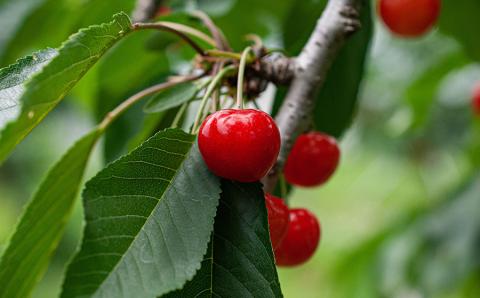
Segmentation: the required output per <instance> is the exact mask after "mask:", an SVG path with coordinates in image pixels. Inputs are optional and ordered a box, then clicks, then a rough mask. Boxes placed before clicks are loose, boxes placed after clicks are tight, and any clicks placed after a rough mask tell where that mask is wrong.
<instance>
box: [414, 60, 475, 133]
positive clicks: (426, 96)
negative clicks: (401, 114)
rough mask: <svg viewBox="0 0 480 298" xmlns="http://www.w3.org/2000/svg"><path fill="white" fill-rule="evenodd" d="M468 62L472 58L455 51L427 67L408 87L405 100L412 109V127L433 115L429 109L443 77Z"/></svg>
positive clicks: (419, 124)
mask: <svg viewBox="0 0 480 298" xmlns="http://www.w3.org/2000/svg"><path fill="white" fill-rule="evenodd" d="M468 63H470V60H469V59H468V58H467V57H465V55H464V54H463V53H460V52H454V53H452V54H449V55H447V56H445V57H444V58H443V59H442V60H441V61H439V62H437V63H436V64H435V65H433V66H432V67H431V68H429V69H427V71H425V72H424V73H423V74H422V75H421V76H420V77H419V78H418V79H417V80H415V81H414V82H413V83H412V84H411V85H410V86H409V87H408V89H407V91H406V96H405V100H406V101H407V103H408V105H409V107H410V109H411V111H412V116H413V117H412V118H413V119H412V124H411V128H413V129H415V128H419V127H421V126H422V125H423V124H424V123H425V122H426V120H427V119H428V118H429V117H430V116H431V114H430V113H429V111H430V108H431V106H432V104H433V103H434V100H435V96H436V93H437V91H438V87H439V86H440V83H441V82H442V80H443V78H444V77H445V76H446V75H447V74H449V73H450V72H451V71H453V70H455V69H458V68H460V67H462V66H465V65H467V64H468Z"/></svg>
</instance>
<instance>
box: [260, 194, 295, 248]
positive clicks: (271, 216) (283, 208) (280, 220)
mask: <svg viewBox="0 0 480 298" xmlns="http://www.w3.org/2000/svg"><path fill="white" fill-rule="evenodd" d="M265 203H266V205H267V211H268V225H269V228H270V239H271V240H272V247H273V248H274V249H275V248H276V247H277V246H278V244H279V243H280V242H281V241H282V239H283V237H284V236H285V233H286V232H287V228H288V222H289V219H288V216H289V215H288V207H287V205H285V202H284V201H283V200H282V199H280V198H278V197H276V196H273V195H271V194H269V193H266V194H265Z"/></svg>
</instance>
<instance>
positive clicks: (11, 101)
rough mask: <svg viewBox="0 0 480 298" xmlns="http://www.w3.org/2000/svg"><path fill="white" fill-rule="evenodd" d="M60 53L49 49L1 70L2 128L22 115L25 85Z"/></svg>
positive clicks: (0, 112)
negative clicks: (21, 106)
mask: <svg viewBox="0 0 480 298" xmlns="http://www.w3.org/2000/svg"><path fill="white" fill-rule="evenodd" d="M57 54H58V52H57V51H56V50H53V49H47V50H44V51H40V52H38V53H35V54H33V55H32V56H28V57H25V58H22V59H20V60H18V61H17V63H15V64H13V65H10V66H9V67H6V68H3V69H1V70H0V128H3V127H4V126H5V125H6V124H7V123H8V122H9V121H10V120H12V119H15V118H16V117H17V115H18V114H19V113H20V102H19V101H20V97H21V95H22V93H23V91H24V86H23V84H24V83H25V82H26V81H27V80H29V79H30V78H31V77H32V76H33V75H35V74H36V73H38V72H39V71H40V70H41V69H42V68H43V67H44V66H45V65H46V64H48V63H49V62H50V61H51V60H52V59H53V58H54V57H55V56H56V55H57Z"/></svg>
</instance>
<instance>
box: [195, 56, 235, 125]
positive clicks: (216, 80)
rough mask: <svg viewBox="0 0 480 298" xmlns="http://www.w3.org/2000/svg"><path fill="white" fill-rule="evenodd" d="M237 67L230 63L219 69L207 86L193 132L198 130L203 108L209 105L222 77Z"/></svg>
mask: <svg viewBox="0 0 480 298" xmlns="http://www.w3.org/2000/svg"><path fill="white" fill-rule="evenodd" d="M234 69H235V66H233V65H230V66H227V67H225V68H223V69H222V70H221V71H219V72H218V73H217V74H216V75H215V77H213V79H212V81H211V82H210V84H209V85H208V87H207V90H206V91H205V94H204V95H203V98H202V101H201V102H200V107H199V108H198V112H197V116H196V117H195V122H194V123H193V127H192V130H191V131H190V132H191V133H192V134H195V133H196V131H197V128H198V126H199V124H200V121H201V120H202V118H203V110H204V109H205V106H206V105H207V101H208V99H209V97H210V95H212V92H213V91H214V90H215V88H216V87H217V85H218V83H220V81H221V80H222V78H223V77H224V76H225V75H226V74H228V73H229V72H231V71H233V70H234Z"/></svg>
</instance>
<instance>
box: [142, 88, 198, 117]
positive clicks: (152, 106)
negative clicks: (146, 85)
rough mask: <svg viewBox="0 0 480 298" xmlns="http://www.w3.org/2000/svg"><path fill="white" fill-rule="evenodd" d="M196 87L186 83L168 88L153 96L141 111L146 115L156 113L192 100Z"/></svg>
mask: <svg viewBox="0 0 480 298" xmlns="http://www.w3.org/2000/svg"><path fill="white" fill-rule="evenodd" d="M197 91H198V88H197V85H195V83H193V82H186V83H182V84H178V85H175V86H173V87H172V88H168V89H167V90H165V91H163V92H160V93H158V94H157V95H155V96H153V97H152V98H151V99H150V100H149V101H148V102H147V104H146V105H145V107H144V108H143V110H144V111H145V112H146V113H158V112H162V111H165V110H168V109H171V108H174V107H178V106H180V105H182V104H183V103H185V102H188V101H190V100H192V99H193V98H194V97H195V94H197Z"/></svg>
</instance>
